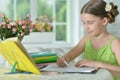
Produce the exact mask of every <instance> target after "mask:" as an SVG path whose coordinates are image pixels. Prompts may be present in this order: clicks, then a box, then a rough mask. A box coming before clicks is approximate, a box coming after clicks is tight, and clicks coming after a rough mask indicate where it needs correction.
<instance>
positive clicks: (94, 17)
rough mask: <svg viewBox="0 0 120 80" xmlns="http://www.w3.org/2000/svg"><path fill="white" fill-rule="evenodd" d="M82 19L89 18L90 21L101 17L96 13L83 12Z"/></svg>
mask: <svg viewBox="0 0 120 80" xmlns="http://www.w3.org/2000/svg"><path fill="white" fill-rule="evenodd" d="M80 16H81V19H82V20H85V21H86V20H88V21H90V20H98V19H100V17H97V16H95V15H92V14H87V13H82V14H81V15H80Z"/></svg>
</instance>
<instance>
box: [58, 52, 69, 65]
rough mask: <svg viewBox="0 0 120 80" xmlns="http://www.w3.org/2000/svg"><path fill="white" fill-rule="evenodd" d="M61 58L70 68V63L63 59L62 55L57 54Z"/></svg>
mask: <svg viewBox="0 0 120 80" xmlns="http://www.w3.org/2000/svg"><path fill="white" fill-rule="evenodd" d="M57 55H58V57H59V58H62V59H63V60H64V63H65V64H66V66H69V64H68V62H67V61H66V60H65V59H64V58H63V56H62V55H61V54H57Z"/></svg>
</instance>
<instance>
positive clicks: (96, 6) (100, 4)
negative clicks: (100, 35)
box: [81, 0, 119, 23]
mask: <svg viewBox="0 0 120 80" xmlns="http://www.w3.org/2000/svg"><path fill="white" fill-rule="evenodd" d="M106 5H107V3H106V2H105V1H104V0H90V1H89V2H88V3H86V4H85V5H84V6H83V8H82V10H81V14H82V13H88V14H92V15H95V16H98V17H100V18H104V17H107V18H108V19H109V23H113V22H114V21H115V17H116V16H117V15H118V14H119V11H118V10H117V6H116V5H114V4H113V3H112V2H111V3H110V5H111V7H112V9H111V10H109V11H106V10H105V7H106Z"/></svg>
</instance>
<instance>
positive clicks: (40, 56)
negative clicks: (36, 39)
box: [30, 52, 58, 68]
mask: <svg viewBox="0 0 120 80" xmlns="http://www.w3.org/2000/svg"><path fill="white" fill-rule="evenodd" d="M30 56H31V58H32V59H33V61H34V62H35V63H36V64H37V66H38V67H39V68H42V67H45V66H47V65H49V64H53V63H56V61H57V58H58V57H57V54H56V53H52V52H33V53H30Z"/></svg>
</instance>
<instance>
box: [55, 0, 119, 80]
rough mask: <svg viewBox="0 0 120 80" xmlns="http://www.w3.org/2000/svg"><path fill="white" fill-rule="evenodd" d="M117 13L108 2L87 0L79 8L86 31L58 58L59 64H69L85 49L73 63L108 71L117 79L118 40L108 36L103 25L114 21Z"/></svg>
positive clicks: (113, 6) (114, 7) (115, 8)
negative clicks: (81, 57) (82, 57)
mask: <svg viewBox="0 0 120 80" xmlns="http://www.w3.org/2000/svg"><path fill="white" fill-rule="evenodd" d="M118 14H119V12H118V10H117V6H116V5H114V4H113V3H110V4H107V3H106V2H105V1H103V0H90V1H89V2H88V3H86V4H85V5H84V6H83V8H82V10H81V20H82V22H83V25H84V28H85V30H86V32H87V34H86V35H85V36H84V37H83V39H81V40H80V42H79V43H78V44H77V45H76V46H75V47H74V48H73V49H72V50H71V51H69V52H68V53H67V54H65V55H64V56H63V58H59V59H58V60H57V64H58V66H60V67H64V66H66V64H65V63H64V60H66V61H67V62H68V63H69V62H70V61H72V60H74V59H75V58H76V57H77V56H79V55H80V54H82V53H83V52H84V59H83V60H80V61H78V62H77V63H76V64H75V66H76V67H81V66H88V67H95V68H104V69H107V70H109V71H110V72H111V73H112V74H113V75H115V76H113V77H114V80H117V76H120V40H119V39H118V38H116V37H114V36H113V35H111V34H110V33H109V32H108V31H107V29H106V26H107V24H109V23H113V22H114V21H115V17H116V16H117V15H118Z"/></svg>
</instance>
